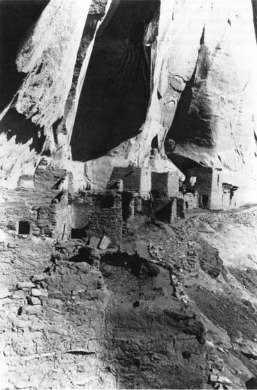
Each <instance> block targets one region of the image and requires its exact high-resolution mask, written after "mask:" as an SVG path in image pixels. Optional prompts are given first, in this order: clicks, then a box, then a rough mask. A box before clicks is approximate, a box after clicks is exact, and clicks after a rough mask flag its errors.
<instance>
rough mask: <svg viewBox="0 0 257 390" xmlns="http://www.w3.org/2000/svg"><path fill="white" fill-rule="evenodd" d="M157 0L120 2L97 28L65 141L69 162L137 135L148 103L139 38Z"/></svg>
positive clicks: (144, 58)
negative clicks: (73, 119) (69, 140)
mask: <svg viewBox="0 0 257 390" xmlns="http://www.w3.org/2000/svg"><path fill="white" fill-rule="evenodd" d="M159 7H160V0H147V1H146V0H137V1H131V0H120V1H118V5H117V7H116V9H115V11H114V13H113V14H112V15H111V16H108V14H107V16H106V20H105V21H104V22H103V24H102V26H101V27H100V28H99V30H98V32H97V35H96V39H95V44H94V47H93V51H92V54H91V58H90V62H89V66H88V70H87V74H86V77H85V81H84V84H83V88H82V91H81V95H80V101H79V105H78V111H77V115H76V119H75V123H74V128H73V134H72V138H71V151H72V158H73V160H75V161H82V162H85V161H88V160H91V159H94V158H98V157H100V156H102V155H105V154H107V153H108V152H110V151H111V150H112V149H113V148H115V147H117V146H118V145H120V144H121V143H122V142H124V141H127V140H129V139H130V138H132V137H134V136H136V135H137V134H138V133H139V132H140V127H141V126H142V124H143V123H144V121H145V118H146V113H147V108H148V103H149V99H150V68H149V63H148V59H147V54H146V50H145V48H144V44H143V43H144V35H145V31H146V27H147V25H148V24H149V23H150V22H151V20H152V18H153V17H154V15H155V14H156V12H157V11H158V9H159Z"/></svg>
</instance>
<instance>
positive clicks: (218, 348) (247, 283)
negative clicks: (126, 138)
mask: <svg viewBox="0 0 257 390" xmlns="http://www.w3.org/2000/svg"><path fill="white" fill-rule="evenodd" d="M256 225H257V211H256V209H246V210H242V211H240V212H239V211H238V212H224V213H200V214H199V215H198V216H197V215H195V216H191V217H189V218H188V219H187V221H186V222H183V223H180V224H173V225H167V224H163V223H158V224H157V225H149V220H148V219H145V218H141V217H137V218H136V219H135V220H134V221H133V222H131V223H130V224H128V225H127V232H124V237H123V239H124V244H123V246H122V247H121V248H120V249H119V250H118V249H109V250H102V251H101V250H100V251H97V250H95V252H94V254H93V257H92V252H91V250H90V247H88V246H87V245H85V242H83V241H81V240H71V241H66V242H59V243H58V244H57V245H55V247H54V243H53V241H52V239H50V238H48V239H47V238H45V239H42V238H36V237H34V238H32V239H31V238H24V237H17V236H16V235H15V234H10V233H9V234H8V249H7V250H6V249H5V250H4V251H2V252H1V253H2V258H1V273H2V277H1V290H0V294H1V299H0V303H1V307H2V309H1V313H2V314H1V328H2V329H3V332H2V336H3V338H2V349H1V362H2V366H3V367H5V369H6V372H8V373H7V374H6V375H5V376H4V377H3V380H5V382H3V383H2V385H1V386H2V388H10V389H12V388H29V389H38V388H40V389H49V388H60V387H61V388H78V387H79V386H83V388H88V389H91V388H104V389H105V388H112V389H114V388H202V387H203V388H210V389H211V388H213V387H215V388H216V387H218V386H220V388H221V389H230V388H235V389H241V388H253V387H248V384H247V383H251V381H254V379H253V378H254V377H255V378H256V376H257V366H256V357H257V352H256V331H257V328H256V310H257V300H256V286H257V271H256V261H257V258H256V253H257V248H256V242H257V240H256ZM28 240H29V241H28ZM39 247H40V250H39V249H38V248H39ZM96 252H97V253H96ZM35 253H36V256H35ZM90 253H91V254H90ZM96 258H98V259H99V260H95V259H96ZM4 286H5V287H4ZM255 380H256V379H255ZM249 381H250V382H249ZM255 383H256V382H255Z"/></svg>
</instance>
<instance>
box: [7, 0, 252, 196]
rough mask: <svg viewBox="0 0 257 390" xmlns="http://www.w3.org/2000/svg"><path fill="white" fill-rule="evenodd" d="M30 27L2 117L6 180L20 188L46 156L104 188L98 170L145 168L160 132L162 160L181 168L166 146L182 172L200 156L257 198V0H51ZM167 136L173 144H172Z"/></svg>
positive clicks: (166, 165) (164, 165) (165, 166)
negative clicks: (256, 19)
mask: <svg viewBox="0 0 257 390" xmlns="http://www.w3.org/2000/svg"><path fill="white" fill-rule="evenodd" d="M254 4H255V3H253V5H254ZM159 7H160V12H159V13H158V14H157V16H156V12H158V9H159ZM254 9H255V8H254ZM158 18H159V21H158ZM154 20H155V21H156V24H157V29H156V30H157V31H155V32H154V33H153V34H155V36H153V37H152V40H151V39H150V41H149V42H145V41H144V40H145V31H146V29H147V26H150V27H148V29H149V28H151V23H153V21H154ZM102 22H103V25H102V27H101V23H102ZM29 34H30V35H29V36H28V38H27V39H26V40H25V43H23V45H22V47H21V49H20V51H19V53H18V56H17V59H16V65H17V69H18V71H19V72H22V73H23V74H24V77H23V81H22V83H21V86H20V88H19V89H18V91H17V92H16V94H15V95H14V97H13V99H12V101H11V103H10V105H9V106H8V107H7V108H6V109H5V110H4V111H3V113H2V115H1V117H2V121H1V145H3V147H2V149H3V150H4V152H2V158H1V161H2V172H1V178H2V179H1V181H2V184H3V185H7V186H12V187H15V186H16V184H17V180H18V177H19V175H20V174H21V173H32V172H33V170H34V169H35V167H36V165H37V161H38V158H39V157H40V155H41V154H42V153H44V154H48V155H49V156H50V160H51V161H52V162H53V163H55V164H56V163H58V161H61V164H62V165H63V166H69V168H70V169H71V170H78V171H80V172H83V171H84V168H83V166H84V165H85V172H86V175H87V179H89V181H91V182H92V184H93V186H94V185H95V186H96V187H97V186H99V185H100V187H101V186H102V187H104V183H105V182H104V181H103V183H102V184H101V183H100V184H99V180H98V179H97V178H96V176H95V175H96V170H97V171H99V168H100V170H101V169H102V170H103V171H104V172H105V175H106V174H107V176H108V174H110V171H111V169H112V166H113V165H128V164H131V163H133V164H136V165H138V164H139V165H146V164H147V163H148V157H149V153H150V150H151V144H152V140H153V138H154V137H155V136H156V135H157V137H158V148H159V151H160V155H161V161H162V164H161V168H160V169H164V170H165V169H174V166H173V165H172V164H171V163H170V160H168V159H167V158H166V153H167V155H168V157H169V158H170V159H171V161H173V162H174V163H175V164H176V165H177V167H178V168H179V169H180V170H182V171H183V169H184V167H185V166H187V164H188V162H189V161H191V160H192V161H195V162H198V163H201V164H204V165H206V166H212V167H219V168H222V169H223V170H224V174H225V176H227V178H228V180H227V181H230V182H233V183H232V184H234V185H237V186H240V187H241V188H242V189H243V191H242V195H241V198H242V202H243V203H246V202H248V201H253V199H254V197H255V191H256V176H257V174H256V167H255V165H256V164H255V162H256V161H255V159H256V155H255V153H256V105H255V94H256V91H257V76H256V72H255V66H256V61H257V50H256V39H255V32H254V23H253V9H252V4H251V2H250V0H248V1H245V2H244V3H243V4H242V2H241V1H239V0H236V1H233V2H232V1H229V0H226V1H223V0H222V1H221V0H216V1H211V0H209V1H202V0H197V1H194V2H193V3H192V2H190V1H184V0H181V1H170V0H169V1H168V0H162V1H161V2H160V3H159V2H158V1H152V0H151V1H150V0H149V2H147V3H146V2H140V1H138V2H129V1H128V2H126V1H122V2H120V1H116V2H111V1H109V2H108V3H107V1H93V2H92V4H91V2H90V1H86V2H81V1H79V0H77V1H74V2H69V1H63V2H60V1H58V0H51V1H50V2H49V4H48V5H47V6H46V7H45V9H44V10H43V12H42V14H41V17H40V18H39V20H38V21H37V22H36V23H35V25H34V27H33V29H31V31H30V33H29ZM143 46H144V47H143ZM147 57H148V68H149V69H150V68H151V69H150V72H149V69H147V65H146V64H145V62H147ZM150 63H151V64H150ZM150 73H151V75H150ZM138 74H139V77H138V76H137V75H138ZM149 75H150V77H149ZM150 78H152V83H151V90H149V88H150ZM145 81H146V82H145ZM94 86H95V88H94ZM96 89H97V92H96ZM165 140H166V141H167V140H172V144H173V145H175V147H173V148H172V150H171V149H170V147H169V146H168V144H167V146H166V150H165ZM7 150H8V151H9V152H8V153H7ZM165 152H166V153H165ZM104 155H108V156H109V157H107V158H106V157H104V159H102V158H101V157H102V156H104ZM97 158H100V160H95V159H97ZM72 160H74V161H77V163H76V164H75V163H72ZM106 162H107V164H106ZM80 166H81V168H80ZM108 166H109V168H108ZM83 175H84V174H83V173H82V174H81V175H80V176H81V177H80V179H81V181H82V182H83V180H84V179H83ZM98 176H99V175H98ZM78 186H80V184H78Z"/></svg>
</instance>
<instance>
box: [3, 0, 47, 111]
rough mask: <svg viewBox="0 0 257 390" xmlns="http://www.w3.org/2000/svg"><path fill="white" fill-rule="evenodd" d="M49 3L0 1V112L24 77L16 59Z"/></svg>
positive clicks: (42, 1) (14, 0) (45, 1)
mask: <svg viewBox="0 0 257 390" xmlns="http://www.w3.org/2000/svg"><path fill="white" fill-rule="evenodd" d="M49 1H50V0H37V1H35V0H22V1H20V0H1V2H0V51H1V61H0V90H1V99H0V111H2V109H4V108H5V107H6V106H7V104H9V103H10V101H11V99H12V97H13V95H14V94H15V92H16V91H17V90H18V88H19V87H20V85H21V82H22V80H23V78H24V74H23V73H19V72H18V71H17V68H16V64H15V60H16V56H17V54H18V52H19V50H20V48H21V46H22V44H23V43H24V41H25V40H26V38H27V36H28V35H29V32H30V31H31V30H32V29H33V27H34V25H35V23H36V22H37V20H38V19H39V17H40V15H41V13H42V12H43V10H44V8H45V7H46V6H47V4H48V3H49Z"/></svg>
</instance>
